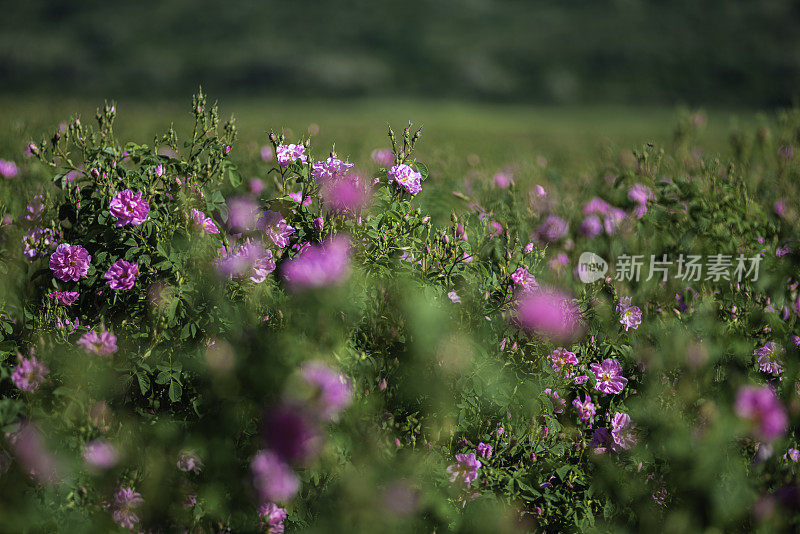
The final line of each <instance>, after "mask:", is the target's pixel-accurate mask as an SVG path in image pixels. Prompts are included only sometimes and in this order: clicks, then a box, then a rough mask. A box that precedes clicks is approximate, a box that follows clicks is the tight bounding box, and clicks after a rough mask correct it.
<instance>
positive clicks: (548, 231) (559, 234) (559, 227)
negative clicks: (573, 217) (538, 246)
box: [536, 215, 569, 243]
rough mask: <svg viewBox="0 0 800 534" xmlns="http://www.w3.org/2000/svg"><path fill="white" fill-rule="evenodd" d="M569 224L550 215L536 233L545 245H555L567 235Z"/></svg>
mask: <svg viewBox="0 0 800 534" xmlns="http://www.w3.org/2000/svg"><path fill="white" fill-rule="evenodd" d="M568 231H569V224H568V223H567V221H565V220H564V219H562V218H561V217H556V216H555V215H550V216H549V217H548V218H547V219H545V221H544V223H542V225H541V226H540V227H539V229H538V230H537V231H536V236H537V237H538V238H539V241H543V242H545V243H555V242H556V241H558V240H559V239H561V238H563V237H564V236H566V235H567V232H568Z"/></svg>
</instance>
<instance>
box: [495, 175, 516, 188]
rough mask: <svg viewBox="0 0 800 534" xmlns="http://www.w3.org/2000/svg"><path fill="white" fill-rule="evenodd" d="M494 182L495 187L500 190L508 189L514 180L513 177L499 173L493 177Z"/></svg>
mask: <svg viewBox="0 0 800 534" xmlns="http://www.w3.org/2000/svg"><path fill="white" fill-rule="evenodd" d="M492 181H493V182H494V185H496V186H497V187H499V188H500V189H508V186H510V185H511V184H513V183H514V179H513V178H512V177H511V175H510V174H508V173H505V172H498V173H497V174H495V175H494V176H493V177H492Z"/></svg>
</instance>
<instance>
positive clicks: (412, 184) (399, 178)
mask: <svg viewBox="0 0 800 534" xmlns="http://www.w3.org/2000/svg"><path fill="white" fill-rule="evenodd" d="M387 176H388V178H389V182H390V183H391V182H394V183H396V184H397V185H399V186H400V187H402V188H403V189H405V190H406V191H408V192H409V193H411V194H412V195H416V194H417V193H419V192H420V191H422V175H421V174H420V173H418V172H417V171H415V170H414V169H413V168H411V166H410V165H406V164H405V163H403V164H400V165H395V166H394V167H392V168H391V169H389V172H388V174H387Z"/></svg>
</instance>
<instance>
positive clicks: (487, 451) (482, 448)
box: [475, 442, 492, 458]
mask: <svg viewBox="0 0 800 534" xmlns="http://www.w3.org/2000/svg"><path fill="white" fill-rule="evenodd" d="M475 450H476V452H477V453H478V456H480V457H481V458H491V457H492V446H491V445H489V444H488V443H483V442H481V443H478V446H477V447H475Z"/></svg>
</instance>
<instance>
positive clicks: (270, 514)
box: [258, 502, 289, 534]
mask: <svg viewBox="0 0 800 534" xmlns="http://www.w3.org/2000/svg"><path fill="white" fill-rule="evenodd" d="M258 515H259V516H261V518H262V519H263V520H264V523H266V525H265V526H266V527H267V534H283V532H284V525H283V522H284V521H285V520H286V518H287V517H288V515H289V514H288V513H286V510H285V509H283V508H281V507H279V506H278V505H277V504H275V503H274V502H265V503H263V504H262V505H261V506H259V507H258Z"/></svg>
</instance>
